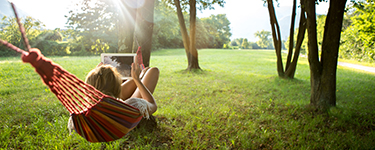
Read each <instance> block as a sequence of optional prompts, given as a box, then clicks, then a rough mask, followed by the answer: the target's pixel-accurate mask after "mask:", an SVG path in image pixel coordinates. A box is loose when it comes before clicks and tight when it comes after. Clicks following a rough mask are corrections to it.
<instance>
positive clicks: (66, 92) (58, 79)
mask: <svg viewBox="0 0 375 150" xmlns="http://www.w3.org/2000/svg"><path fill="white" fill-rule="evenodd" d="M0 43H1V44H3V45H5V46H7V47H9V48H11V49H14V50H16V51H18V52H20V53H22V56H21V58H22V61H23V62H28V63H30V64H31V65H32V66H33V67H34V68H35V71H36V72H37V73H38V74H39V75H40V77H41V78H42V80H43V82H44V83H45V84H46V85H47V86H48V87H49V88H50V90H51V92H52V93H54V94H55V95H56V97H57V98H58V99H59V100H60V102H61V103H62V104H63V105H64V106H65V107H66V109H67V110H68V111H69V112H70V114H71V116H72V120H73V123H74V127H75V130H76V132H77V133H78V134H79V135H81V136H82V137H83V138H85V139H86V140H87V141H90V142H108V141H113V140H116V139H119V138H121V137H123V136H124V135H125V134H127V133H128V132H129V131H130V130H132V129H133V128H134V127H135V126H137V125H138V123H139V122H140V120H141V119H142V114H141V113H140V112H139V110H138V109H137V108H135V107H133V106H130V105H128V104H126V103H124V102H122V101H119V100H117V99H115V98H112V97H110V96H107V95H105V94H103V93H102V92H100V91H98V90H97V89H95V88H94V87H93V86H91V85H89V84H86V83H85V82H83V81H82V80H80V79H79V78H77V77H76V76H75V75H73V74H71V73H69V72H68V71H66V70H65V69H63V68H62V67H61V66H60V65H58V64H56V63H54V62H52V60H50V59H47V58H46V57H44V56H43V55H42V54H41V52H40V51H39V50H38V49H30V51H29V52H25V51H23V50H21V49H19V48H17V47H15V46H13V45H12V44H10V43H8V42H6V41H3V40H0ZM138 51H140V47H139V48H138ZM138 53H140V52H138Z"/></svg>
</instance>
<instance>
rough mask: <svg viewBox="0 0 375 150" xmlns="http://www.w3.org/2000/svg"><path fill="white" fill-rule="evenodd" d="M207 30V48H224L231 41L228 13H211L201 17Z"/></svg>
mask: <svg viewBox="0 0 375 150" xmlns="http://www.w3.org/2000/svg"><path fill="white" fill-rule="evenodd" d="M201 20H202V21H201V22H202V23H203V25H204V27H205V29H206V32H208V34H209V39H208V41H207V43H208V44H207V48H222V47H223V45H224V44H226V43H228V42H229V41H230V36H231V35H232V33H230V27H229V25H230V22H229V20H228V18H227V16H226V14H217V15H211V16H209V17H207V18H202V19H201Z"/></svg>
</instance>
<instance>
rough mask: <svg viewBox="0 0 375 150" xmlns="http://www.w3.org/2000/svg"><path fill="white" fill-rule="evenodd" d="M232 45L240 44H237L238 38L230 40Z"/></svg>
mask: <svg viewBox="0 0 375 150" xmlns="http://www.w3.org/2000/svg"><path fill="white" fill-rule="evenodd" d="M230 45H231V46H238V44H237V40H236V39H233V40H232V41H231V42H230Z"/></svg>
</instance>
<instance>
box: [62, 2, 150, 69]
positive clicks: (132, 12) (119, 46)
mask: <svg viewBox="0 0 375 150" xmlns="http://www.w3.org/2000/svg"><path fill="white" fill-rule="evenodd" d="M141 2H144V3H141ZM77 5H79V6H81V7H80V8H81V10H79V11H78V10H77V11H70V16H69V17H67V18H68V23H69V25H70V28H73V29H75V30H78V31H81V35H82V36H83V38H82V39H80V41H81V42H82V43H81V45H82V47H84V48H85V49H86V50H87V51H91V50H92V47H95V49H97V50H96V51H94V53H101V52H105V51H107V50H108V51H109V50H110V49H113V48H115V49H116V52H119V53H132V52H133V47H134V46H133V43H140V44H142V45H141V46H142V47H143V48H142V52H143V53H142V55H144V57H143V62H144V63H146V66H147V65H148V63H149V59H150V57H149V55H150V51H151V44H152V42H151V41H152V33H153V23H152V20H151V19H153V13H154V11H153V9H154V1H153V0H149V1H137V0H121V1H108V0H97V1H91V0H83V1H82V3H80V4H77ZM137 11H138V12H137ZM137 15H138V17H136V16H137ZM136 24H138V25H137V26H138V28H137V31H136V32H135V26H136ZM141 31H142V32H141ZM134 33H136V35H135V36H134ZM134 37H137V39H139V40H134ZM115 41H116V42H115ZM103 48H104V49H103ZM98 50H99V51H98ZM134 52H135V51H134Z"/></svg>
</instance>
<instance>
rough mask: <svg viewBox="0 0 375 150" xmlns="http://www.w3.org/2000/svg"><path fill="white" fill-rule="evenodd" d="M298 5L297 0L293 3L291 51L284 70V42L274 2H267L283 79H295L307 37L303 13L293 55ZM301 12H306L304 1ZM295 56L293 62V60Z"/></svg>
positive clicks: (279, 73) (278, 66)
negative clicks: (303, 43) (282, 53)
mask: <svg viewBox="0 0 375 150" xmlns="http://www.w3.org/2000/svg"><path fill="white" fill-rule="evenodd" d="M296 3H297V0H294V1H293V8H292V19H291V26H290V35H289V50H288V56H287V61H286V66H285V70H284V66H283V61H282V56H281V50H282V40H281V36H280V27H279V24H278V21H277V18H276V13H275V8H274V6H273V0H267V6H268V7H267V8H268V12H269V15H270V23H271V29H272V37H273V44H274V47H275V51H276V58H277V62H276V64H277V73H278V75H279V77H282V78H290V79H293V78H294V74H295V72H296V69H297V61H298V57H299V53H300V50H301V45H302V42H303V38H304V36H305V30H306V17H305V14H304V13H301V16H300V25H299V26H300V27H299V30H298V35H297V42H296V47H295V51H294V54H293V48H294V24H295V16H296V7H297V6H296ZM301 6H302V7H301V12H304V7H303V6H304V5H303V1H301ZM292 55H293V60H292Z"/></svg>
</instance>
